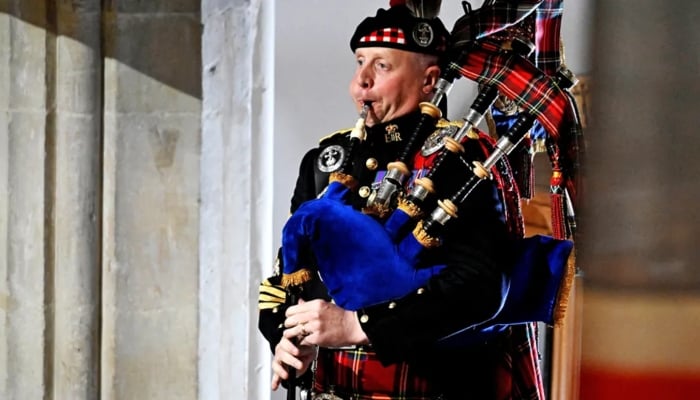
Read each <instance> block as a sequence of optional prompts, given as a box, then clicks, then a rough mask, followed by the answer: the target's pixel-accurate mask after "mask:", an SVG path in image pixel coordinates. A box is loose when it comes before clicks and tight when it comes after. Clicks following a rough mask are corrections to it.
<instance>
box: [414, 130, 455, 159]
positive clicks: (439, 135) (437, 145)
mask: <svg viewBox="0 0 700 400" xmlns="http://www.w3.org/2000/svg"><path fill="white" fill-rule="evenodd" d="M457 129H459V127H458V126H456V125H449V126H446V127H444V128H441V129H438V130H436V131H435V132H433V133H432V135H430V136H428V138H427V139H425V143H423V147H422V148H421V151H420V153H421V154H422V155H423V156H429V155H431V154H433V153H435V152H436V151H438V150H440V149H441V148H442V147H443V146H444V145H445V137H447V136H452V135H454V134H455V132H457Z"/></svg>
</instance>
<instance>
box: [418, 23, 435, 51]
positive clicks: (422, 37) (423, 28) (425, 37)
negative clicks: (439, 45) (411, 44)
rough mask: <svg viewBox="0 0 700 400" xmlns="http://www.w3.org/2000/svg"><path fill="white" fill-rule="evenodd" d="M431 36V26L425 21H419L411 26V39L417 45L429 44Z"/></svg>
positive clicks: (424, 45)
mask: <svg viewBox="0 0 700 400" xmlns="http://www.w3.org/2000/svg"><path fill="white" fill-rule="evenodd" d="M433 36H434V35H433V28H432V27H431V26H430V24H428V23H427V22H421V23H419V24H418V25H416V26H415V27H414V28H413V40H414V41H415V42H416V44H417V45H418V46H421V47H428V46H430V44H431V43H433Z"/></svg>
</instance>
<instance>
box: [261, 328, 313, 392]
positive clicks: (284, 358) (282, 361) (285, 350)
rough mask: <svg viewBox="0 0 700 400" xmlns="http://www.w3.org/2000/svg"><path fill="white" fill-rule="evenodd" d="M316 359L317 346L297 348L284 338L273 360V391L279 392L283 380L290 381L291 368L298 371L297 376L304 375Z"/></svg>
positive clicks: (278, 345) (276, 347) (278, 344)
mask: <svg viewBox="0 0 700 400" xmlns="http://www.w3.org/2000/svg"><path fill="white" fill-rule="evenodd" d="M315 357H316V346H312V345H303V346H296V345H295V344H294V342H292V341H291V340H290V339H288V338H286V337H283V338H282V340H280V342H279V343H277V346H275V356H274V357H273V359H272V372H273V373H272V383H271V385H270V386H271V388H272V390H277V389H278V388H279V386H280V384H281V383H282V381H283V380H287V379H289V367H290V366H291V367H293V368H294V369H296V370H297V376H299V375H302V374H303V373H304V372H306V370H307V369H308V368H309V365H311V363H312V362H313V360H314V358H315Z"/></svg>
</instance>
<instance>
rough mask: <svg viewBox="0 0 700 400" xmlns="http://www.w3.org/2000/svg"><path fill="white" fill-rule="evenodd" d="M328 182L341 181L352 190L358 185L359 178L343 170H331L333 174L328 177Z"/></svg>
mask: <svg viewBox="0 0 700 400" xmlns="http://www.w3.org/2000/svg"><path fill="white" fill-rule="evenodd" d="M328 182H340V183H342V184H343V185H345V186H346V187H348V188H350V189H351V190H353V189H355V188H356V187H357V179H355V178H354V177H353V176H352V175H349V174H346V173H343V172H337V171H336V172H331V175H330V176H329V177H328Z"/></svg>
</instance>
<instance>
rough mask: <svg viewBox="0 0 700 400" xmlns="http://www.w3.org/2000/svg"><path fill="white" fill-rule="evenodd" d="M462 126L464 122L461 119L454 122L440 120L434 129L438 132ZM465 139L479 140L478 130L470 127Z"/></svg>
mask: <svg viewBox="0 0 700 400" xmlns="http://www.w3.org/2000/svg"><path fill="white" fill-rule="evenodd" d="M463 126H464V120H463V119H458V120H456V121H449V120H446V119H444V118H440V119H439V120H438V121H437V123H436V124H435V129H436V130H440V129H445V128H450V127H456V128H457V129H460V128H462V127H463ZM467 137H468V138H469V139H478V138H479V130H478V129H477V128H475V127H472V128H471V129H470V130H469V132H468V133H467Z"/></svg>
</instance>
